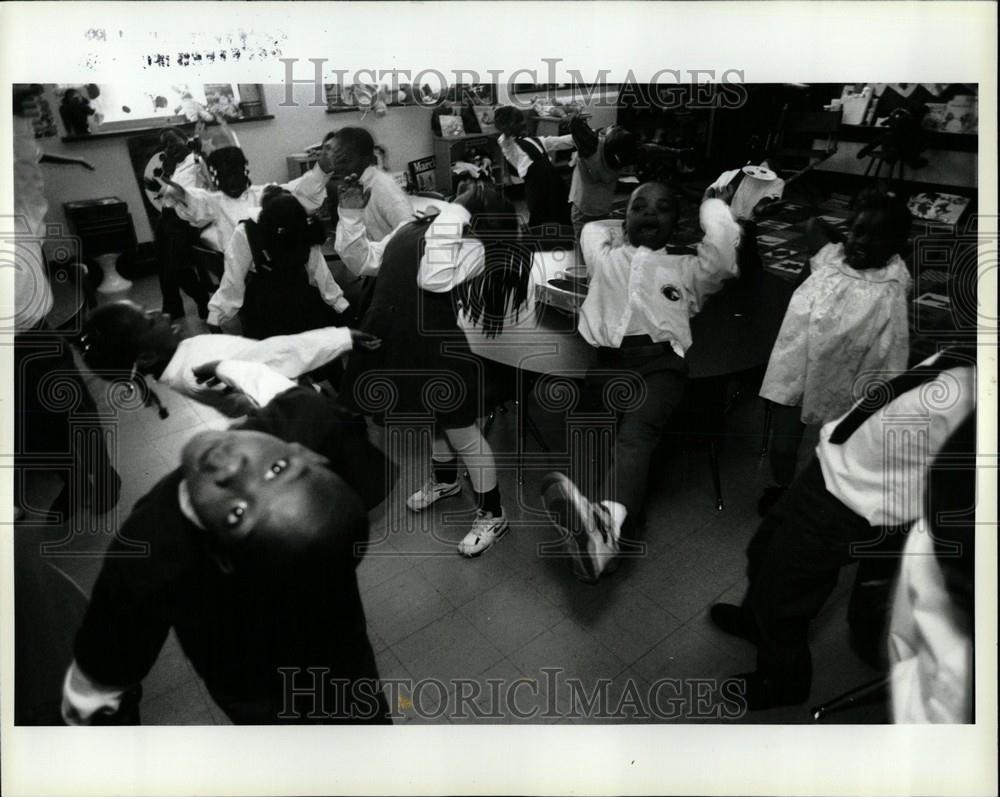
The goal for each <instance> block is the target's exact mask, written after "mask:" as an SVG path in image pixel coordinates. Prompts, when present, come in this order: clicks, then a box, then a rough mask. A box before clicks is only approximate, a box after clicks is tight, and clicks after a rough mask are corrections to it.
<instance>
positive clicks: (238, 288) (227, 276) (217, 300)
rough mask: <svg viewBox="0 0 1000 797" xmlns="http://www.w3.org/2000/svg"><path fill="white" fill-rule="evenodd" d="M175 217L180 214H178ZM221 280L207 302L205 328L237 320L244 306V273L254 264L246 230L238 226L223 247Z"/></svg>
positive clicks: (245, 278) (245, 283) (245, 279)
mask: <svg viewBox="0 0 1000 797" xmlns="http://www.w3.org/2000/svg"><path fill="white" fill-rule="evenodd" d="M177 215H180V213H178V214H177ZM224 263H225V265H224V269H223V272H222V280H221V281H220V282H219V287H218V288H217V289H216V291H215V293H214V294H212V298H211V299H209V300H208V325H209V326H210V327H220V326H222V325H223V324H224V323H226V322H227V321H230V320H232V319H233V318H235V317H236V314H237V313H238V312H239V310H240V308H241V307H242V306H243V298H244V296H245V294H246V289H247V274H248V273H249V272H250V264H251V263H253V253H252V252H251V251H250V242H249V241H248V240H247V234H246V230H245V229H244V227H243V225H242V224H241V225H239V226H238V227H237V228H236V230H235V231H234V232H233V237H232V238H231V239H230V241H229V246H227V247H226V252H225V257H224Z"/></svg>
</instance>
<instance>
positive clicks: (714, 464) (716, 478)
mask: <svg viewBox="0 0 1000 797" xmlns="http://www.w3.org/2000/svg"><path fill="white" fill-rule="evenodd" d="M708 460H709V465H710V467H711V469H712V483H713V484H714V485H715V508H716V509H718V510H719V511H720V512H721V511H722V510H723V509H725V504H723V502H722V477H721V475H720V474H719V449H718V447H717V446H716V444H715V441H714V440H713V441H711V442H710V443H709V444H708Z"/></svg>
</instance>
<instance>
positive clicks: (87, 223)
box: [63, 196, 137, 263]
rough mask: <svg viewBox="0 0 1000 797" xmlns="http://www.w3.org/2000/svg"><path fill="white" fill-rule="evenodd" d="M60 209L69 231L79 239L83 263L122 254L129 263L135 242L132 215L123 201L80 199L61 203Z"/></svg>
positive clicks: (116, 199)
mask: <svg viewBox="0 0 1000 797" xmlns="http://www.w3.org/2000/svg"><path fill="white" fill-rule="evenodd" d="M63 209H64V210H65V212H66V219H67V221H68V222H69V224H70V228H71V229H72V231H73V233H74V234H76V235H77V236H78V237H79V238H80V249H81V256H82V257H83V259H84V260H93V259H94V258H96V257H97V256H98V255H103V254H107V253H109V252H121V253H122V255H123V256H124V259H125V262H126V263H131V262H132V260H133V259H134V257H135V250H136V246H137V241H136V236H135V226H134V225H133V223H132V214H131V213H129V210H128V205H127V204H126V203H125V201H124V200H122V199H119V198H118V197H116V196H108V197H101V198H99V199H82V200H79V201H76V202H66V203H64V204H63Z"/></svg>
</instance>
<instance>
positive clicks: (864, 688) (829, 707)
mask: <svg viewBox="0 0 1000 797" xmlns="http://www.w3.org/2000/svg"><path fill="white" fill-rule="evenodd" d="M889 681H890V676H889V675H880V676H879V677H878V678H876V679H875V680H874V681H869V682H868V683H864V684H862V685H861V686H859V687H857V688H855V689H851V690H850V691H849V692H844V693H843V694H841V695H838V696H837V697H834V698H832V699H830V700H828V701H827V702H826V703H824V704H823V705H821V706H814V707H813V708H812V709H810V713H811V714H812V715H813V719H814V720H821V719H823V717H825V716H826V715H827V714H832V713H833V712H834V711H840V710H842V709H845V708H849V707H850V706H853V705H856V704H859V703H862V704H863V703H870V702H874V701H875V700H876V699H880V698H881V697H882V696H883V695H884V694H885V693H886V692H887V691H888V689H889Z"/></svg>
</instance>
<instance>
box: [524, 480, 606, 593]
mask: <svg viewBox="0 0 1000 797" xmlns="http://www.w3.org/2000/svg"><path fill="white" fill-rule="evenodd" d="M542 501H543V502H544V504H545V511H546V512H548V513H549V516H550V517H551V518H552V522H553V523H554V524H555V525H556V527H557V528H558V529H559V530H560V531H562V532H563V533H564V534H565V535H566V546H567V550H568V552H569V554H570V556H571V557H572V564H573V573H574V575H575V576H576V577H577V578H578V579H580V581H584V582H586V583H587V584H595V583H597V580H598V579H599V578H600V577H601V574H602V573H603V572H605V571H610V570H612V569H613V565H614V562H615V560H616V558H617V556H618V538H617V536H616V535H615V534H614V519H613V518H612V517H611V510H609V509H608V508H607V507H606V506H605V505H604V504H597V503H592V502H590V501H588V500H587V498H586V497H585V496H584V495H583V493H581V492H580V490H579V489H578V488H577V486H576V485H575V484H573V482H572V481H570V479H568V478H567V477H566V476H564V475H563V474H561V473H550V474H548V475H547V476H546V477H545V479H543V481H542Z"/></svg>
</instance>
